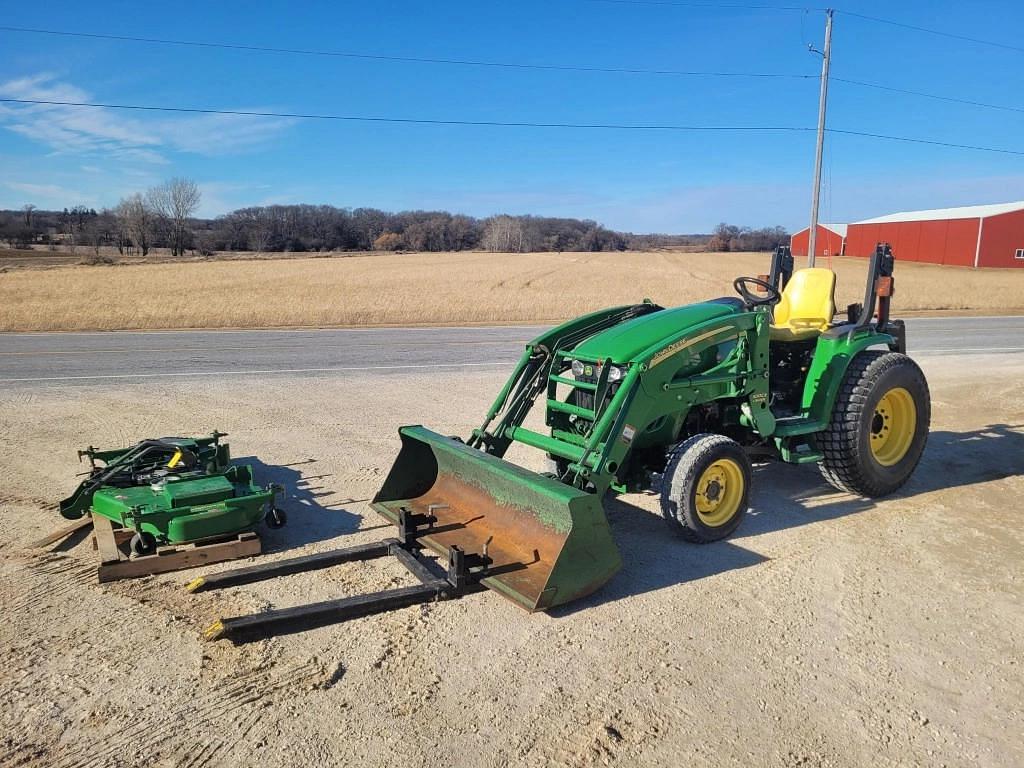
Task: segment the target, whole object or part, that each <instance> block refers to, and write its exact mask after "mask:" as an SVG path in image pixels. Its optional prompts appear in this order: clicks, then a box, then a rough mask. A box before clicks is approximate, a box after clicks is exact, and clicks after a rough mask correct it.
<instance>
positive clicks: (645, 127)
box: [0, 98, 814, 133]
mask: <svg viewBox="0 0 1024 768" xmlns="http://www.w3.org/2000/svg"><path fill="white" fill-rule="evenodd" d="M0 103H8V104H37V105H48V106H59V107H96V108H101V109H131V110H138V111H145V112H185V113H192V114H202V115H240V116H243V117H284V118H295V119H303V120H341V121H349V122H364V123H409V124H416V125H467V126H484V127H502V128H578V129H605V130H616V131H734V132H762V133H764V132H784V131H796V132H799V131H813V130H814V129H813V128H805V127H801V126H788V125H773V126H763V125H670V124H654V123H651V124H628V123H541V122H531V121H522V122H518V121H505V120H435V119H429V118H418V117H377V116H369V115H324V114H311V113H302V112H263V111H255V110H243V109H203V108H199V107H163V106H160V107H158V106H148V105H140V104H104V103H98V102H86V101H53V100H47V99H14V98H0Z"/></svg>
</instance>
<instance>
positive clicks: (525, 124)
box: [0, 98, 1024, 156]
mask: <svg viewBox="0 0 1024 768" xmlns="http://www.w3.org/2000/svg"><path fill="white" fill-rule="evenodd" d="M0 103H7V104H33V105H42V106H58V107H93V108H98V109H126V110H136V111H143V112H177V113H188V114H202V115H239V116H243V117H282V118H294V119H302V120H339V121H349V122H366V123H403V124H413V125H464V126H477V127H501V128H569V129H601V130H616V131H722V132H735V133H744V132H747V133H755V132H757V133H805V132H810V131H814V130H815V129H814V128H811V127H805V126H797V125H673V124H657V123H650V124H626V123H541V122H532V121H504V120H440V119H437V120H435V119H430V118H415V117H377V116H370V115H324V114H312V113H303V112H266V111H256V110H242V109H203V108H200V107H164V106H151V105H142V104H106V103H101V102H85V101H54V100H45V99H14V98H0ZM825 130H826V131H827V132H829V133H836V134H843V135H847V136H863V137H867V138H872V139H885V140H888V141H903V142H910V143H913V144H930V145H933V146H938V147H952V148H955V149H971V150H977V151H979V152H997V153H1000V154H1005V155H1021V156H1024V151H1022V150H1015V149H1003V148H1000V147H983V146H979V145H974V144H956V143H953V142H947V141H938V140H933V139H920V138H914V137H911V136H889V135H886V134H881V133H868V132H865V131H850V130H843V129H840V128H826V129H825Z"/></svg>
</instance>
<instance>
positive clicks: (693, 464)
mask: <svg viewBox="0 0 1024 768" xmlns="http://www.w3.org/2000/svg"><path fill="white" fill-rule="evenodd" d="M750 483H751V468H750V459H749V458H748V457H747V454H746V452H745V451H744V450H743V448H742V447H740V445H739V443H737V442H736V441H735V440H730V439H729V438H728V437H725V436H724V435H713V434H703V435H694V436H693V437H691V438H690V439H688V440H686V441H684V442H682V443H680V444H679V446H678V447H677V448H676V450H675V451H674V452H673V454H672V456H671V457H670V458H669V461H668V465H667V466H666V467H665V474H664V481H663V483H662V488H661V514H662V515H663V516H664V518H665V520H666V521H668V523H669V525H670V526H671V527H672V528H673V529H674V530H675V531H676V532H677V533H679V534H680V535H681V536H682V537H683V538H684V539H686V540H687V541H690V542H693V543H695V544H706V543H708V542H712V541H718V540H719V539H724V538H725V537H726V536H728V535H729V534H731V533H732V532H733V531H735V530H736V528H737V527H738V526H739V524H740V522H742V520H743V517H744V516H745V515H746V514H747V507H748V505H749V500H750Z"/></svg>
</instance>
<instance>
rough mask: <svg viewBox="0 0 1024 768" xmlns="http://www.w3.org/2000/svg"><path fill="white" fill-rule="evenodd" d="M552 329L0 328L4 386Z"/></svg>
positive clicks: (919, 330)
mask: <svg viewBox="0 0 1024 768" xmlns="http://www.w3.org/2000/svg"><path fill="white" fill-rule="evenodd" d="M542 330H544V326H494V327H481V328H373V329H323V330H280V331H166V332H107V333H8V334H0V386H6V387H12V386H31V385H34V384H43V383H47V384H59V385H76V384H96V383H102V382H105V381H106V382H110V383H115V382H117V381H122V380H135V381H145V380H147V379H163V378H170V377H194V376H240V375H243V376H272V375H277V374H293V375H309V376H323V375H345V374H353V375H355V374H364V375H374V374H376V375H380V374H384V375H389V376H393V375H395V374H401V373H403V372H417V371H418V372H423V371H425V370H432V369H433V370H438V371H446V370H447V371H457V370H460V369H474V368H507V367H509V366H510V365H511V364H512V363H513V362H515V360H516V359H517V358H518V356H519V354H520V352H521V351H522V345H523V343H524V342H525V341H526V340H528V339H529V338H531V337H532V336H534V335H536V334H537V333H539V332H541V331H542ZM907 337H908V346H909V348H910V352H911V354H914V355H917V356H925V355H974V354H982V353H1005V354H1021V353H1024V317H971V318H917V319H912V320H909V321H908V322H907Z"/></svg>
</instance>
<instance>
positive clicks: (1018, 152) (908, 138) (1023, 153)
mask: <svg viewBox="0 0 1024 768" xmlns="http://www.w3.org/2000/svg"><path fill="white" fill-rule="evenodd" d="M825 130H827V131H828V132H829V133H839V134H843V135H846V136H865V137H867V138H870V139H886V140H887V141H905V142H909V143H911V144H931V145H932V146H936V147H953V148H954V149H973V150H976V151H978V152H996V153H999V154H1001V155H1021V156H1024V150H1017V149H1002V148H1000V147H982V146H978V145H976V144H954V143H952V142H949V141H937V140H935V139H917V138H913V137H911V136H889V135H886V134H883V133H867V132H865V131H845V130H842V129H840V128H826V129H825Z"/></svg>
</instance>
